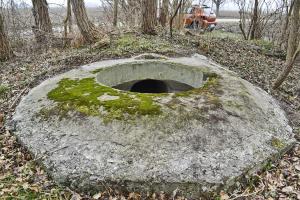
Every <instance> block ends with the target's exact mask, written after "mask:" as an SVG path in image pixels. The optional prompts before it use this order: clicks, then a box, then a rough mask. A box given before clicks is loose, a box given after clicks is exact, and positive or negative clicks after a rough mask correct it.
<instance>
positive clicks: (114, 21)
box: [113, 0, 119, 27]
mask: <svg viewBox="0 0 300 200" xmlns="http://www.w3.org/2000/svg"><path fill="white" fill-rule="evenodd" d="M118 6H119V0H114V19H113V26H114V27H117V24H118Z"/></svg>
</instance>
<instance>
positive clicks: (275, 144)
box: [271, 137, 285, 149]
mask: <svg viewBox="0 0 300 200" xmlns="http://www.w3.org/2000/svg"><path fill="white" fill-rule="evenodd" d="M271 145H272V146H273V147H275V148H277V149H282V148H284V146H285V144H284V142H282V141H281V140H279V139H278V138H275V137H274V138H272V140H271Z"/></svg>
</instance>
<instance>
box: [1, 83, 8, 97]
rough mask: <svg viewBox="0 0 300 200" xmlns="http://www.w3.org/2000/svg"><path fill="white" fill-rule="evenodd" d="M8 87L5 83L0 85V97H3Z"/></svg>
mask: <svg viewBox="0 0 300 200" xmlns="http://www.w3.org/2000/svg"><path fill="white" fill-rule="evenodd" d="M8 90H9V87H8V86H6V85H0V98H3V97H4V96H5V95H6V93H7V92H8Z"/></svg>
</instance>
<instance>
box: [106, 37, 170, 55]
mask: <svg viewBox="0 0 300 200" xmlns="http://www.w3.org/2000/svg"><path fill="white" fill-rule="evenodd" d="M105 51H107V52H108V53H109V52H110V53H111V54H113V55H120V56H121V55H124V54H134V53H144V52H153V53H169V52H171V53H172V52H174V48H173V47H172V44H170V43H169V42H166V41H163V40H160V39H159V38H155V39H154V38H151V37H149V38H147V37H146V36H137V35H132V34H125V35H122V36H120V37H119V38H117V39H116V40H115V41H113V42H112V44H111V46H110V47H109V48H108V49H106V50H105Z"/></svg>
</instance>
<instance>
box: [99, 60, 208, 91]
mask: <svg viewBox="0 0 300 200" xmlns="http://www.w3.org/2000/svg"><path fill="white" fill-rule="evenodd" d="M145 79H154V80H162V81H164V80H172V81H177V82H179V83H184V84H186V85H189V86H191V87H193V88H199V87H201V86H203V84H204V83H205V81H206V80H205V79H206V77H205V75H204V74H203V72H202V71H201V70H199V69H197V68H192V67H189V68H187V67H186V66H184V65H181V64H174V63H170V62H163V61H159V62H155V61H146V62H131V63H124V64H118V65H112V66H108V67H105V68H103V69H102V70H101V71H99V72H98V73H97V75H96V80H97V82H99V83H100V84H103V85H106V86H109V87H114V86H116V85H120V84H122V83H125V82H131V81H135V80H145Z"/></svg>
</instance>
